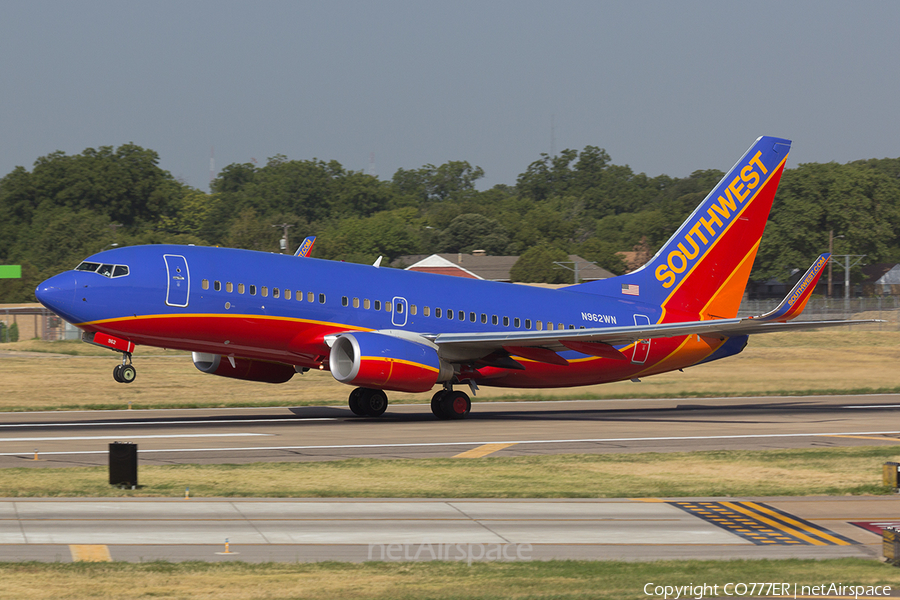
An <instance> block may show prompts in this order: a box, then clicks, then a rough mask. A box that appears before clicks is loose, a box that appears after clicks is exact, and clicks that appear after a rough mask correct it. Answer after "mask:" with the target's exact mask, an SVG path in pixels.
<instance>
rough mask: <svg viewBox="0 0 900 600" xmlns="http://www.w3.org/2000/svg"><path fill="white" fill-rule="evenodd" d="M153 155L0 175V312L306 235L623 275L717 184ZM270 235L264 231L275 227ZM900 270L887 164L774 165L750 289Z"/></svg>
mask: <svg viewBox="0 0 900 600" xmlns="http://www.w3.org/2000/svg"><path fill="white" fill-rule="evenodd" d="M158 163H159V156H158V154H157V153H156V152H154V151H153V150H149V149H145V148H141V147H139V146H136V145H134V144H125V145H122V146H119V147H118V148H114V147H112V146H104V147H100V148H97V149H94V148H88V149H86V150H84V152H82V153H80V154H76V155H67V154H65V153H63V152H54V153H52V154H49V155H47V156H44V157H41V158H39V159H38V160H37V161H36V162H35V163H34V166H33V168H32V169H31V170H30V171H29V170H27V169H25V168H24V167H17V168H15V169H13V171H12V172H10V173H8V174H7V175H5V176H4V177H3V178H2V179H0V264H21V265H22V279H20V280H0V302H28V301H33V300H34V294H33V291H34V288H35V286H36V285H37V284H38V283H39V282H40V281H42V280H43V279H46V278H47V277H50V276H52V275H54V274H56V273H58V272H60V271H63V270H66V269H70V268H72V267H74V266H75V265H76V264H77V263H78V262H79V261H81V260H82V259H83V258H85V257H86V256H88V255H90V254H93V253H95V252H98V251H100V250H103V249H106V248H110V247H113V246H114V245H119V246H123V245H134V244H153V243H182V244H198V245H221V246H231V247H237V248H247V249H253V250H263V251H272V252H278V251H279V240H280V238H281V236H282V232H283V229H282V227H281V225H282V224H288V225H291V226H292V227H291V228H290V232H291V236H292V242H293V243H292V248H291V250H293V249H295V248H296V245H297V244H299V242H300V241H301V240H302V238H303V237H304V236H306V235H317V236H318V240H317V243H316V246H315V249H314V252H313V255H314V256H316V257H318V258H326V259H333V260H345V261H348V262H360V263H371V262H373V261H374V260H375V259H376V258H377V257H378V256H383V257H384V258H385V263H387V262H390V260H393V259H395V258H397V257H399V256H403V255H409V254H431V253H435V252H452V253H456V252H470V251H472V250H476V249H481V250H485V251H486V252H487V253H488V254H492V255H521V257H522V258H521V259H520V262H519V264H518V265H516V269H515V270H514V272H513V273H514V276H515V277H516V278H517V279H518V280H522V281H547V282H551V283H553V282H558V283H564V282H569V281H571V273H570V272H569V271H567V270H565V269H560V268H553V267H552V263H553V261H564V260H567V258H566V257H567V255H568V254H579V255H580V256H582V257H584V258H586V259H588V260H592V261H596V262H597V263H598V264H599V265H600V266H602V267H604V268H606V269H608V270H609V271H612V272H613V273H616V274H620V273H623V272H625V271H626V269H627V267H626V264H625V262H624V261H623V259H622V257H621V256H620V255H619V254H617V253H618V252H623V251H624V252H628V251H639V252H642V253H643V254H644V255H645V256H650V255H652V254H653V253H654V252H655V251H656V250H657V249H658V248H659V247H660V246H661V245H662V244H663V243H664V242H665V241H666V240H667V239H668V237H669V236H670V235H671V234H672V233H673V232H674V231H675V229H677V227H678V226H679V225H680V224H681V223H682V222H683V221H684V219H685V218H686V217H687V215H688V214H690V212H691V211H692V210H693V209H694V208H695V207H696V206H697V205H698V204H699V203H700V201H701V200H702V199H703V198H704V197H705V196H706V194H707V193H708V192H709V190H711V189H712V188H713V186H714V185H715V184H716V183H717V182H718V180H719V179H720V178H721V177H722V176H723V173H722V172H720V171H718V170H714V169H710V170H698V171H695V172H693V173H691V175H690V176H688V177H684V178H674V177H669V176H667V175H659V176H656V177H649V176H647V175H646V174H644V173H634V172H633V171H632V170H631V168H629V167H628V166H627V165H625V166H622V165H615V164H613V163H612V160H611V158H610V156H609V154H608V153H607V152H606V151H605V150H604V149H602V148H598V147H595V146H587V147H585V148H584V149H583V150H581V151H577V150H570V149H567V150H563V151H562V152H560V153H559V154H558V155H555V156H550V155H547V154H541V155H540V157H539V158H538V159H537V160H535V161H534V162H532V163H531V164H530V165H528V166H527V168H526V169H525V171H524V172H523V173H521V174H520V175H519V176H518V177H517V179H516V182H515V184H514V185H496V186H494V187H492V188H490V189H487V190H483V191H480V190H478V189H477V187H476V183H477V181H478V180H479V179H480V178H482V177H483V176H484V171H483V170H482V169H481V168H480V167H477V166H472V165H471V164H469V163H468V162H466V161H450V162H447V163H445V164H442V165H439V166H435V165H431V164H428V165H424V166H422V167H421V168H418V169H409V170H407V169H398V170H397V172H396V173H394V175H393V177H392V178H391V179H390V180H381V179H379V178H378V177H375V176H372V175H368V174H365V173H363V172H360V171H351V170H347V169H345V168H344V167H343V166H342V165H341V164H340V163H338V162H337V161H327V162H326V161H322V160H319V159H312V160H290V159H288V158H287V157H286V156H283V155H277V156H274V157H272V158H270V159H269V160H268V161H267V163H266V164H265V165H264V166H257V165H254V164H249V163H244V164H238V163H235V164H231V165H228V166H227V167H225V168H224V169H222V171H221V172H220V173H219V174H218V176H217V177H216V179H215V180H214V181H213V182H212V184H211V191H210V193H205V192H202V191H200V190H197V189H195V188H192V187H190V186H188V185H185V184H184V183H181V182H179V181H177V180H176V179H175V178H174V177H173V176H172V175H171V173H169V172H168V171H165V170H163V169H161V168H160V167H159V165H158ZM276 225H277V226H276ZM829 231H833V232H834V235H835V243H834V244H835V253H837V254H865V255H866V260H865V262H866V263H878V262H900V158H895V159H889V158H886V159H872V160H861V161H855V162H851V163H848V164H838V163H825V164H821V163H809V164H801V165H800V166H798V167H797V168H795V169H787V170H786V171H785V173H784V176H783V177H782V182H781V186H780V188H779V190H778V195H777V196H776V199H775V204H774V207H773V209H772V213H771V215H770V222H769V225H768V227H767V229H766V234H765V235H764V237H763V241H762V244H761V246H760V250H759V255H758V257H757V260H756V263H755V265H754V268H753V272H752V275H751V278H753V279H755V280H767V279H770V278H779V279H782V280H784V279H786V278H787V277H788V276H789V275H790V273H791V272H792V271H793V270H794V269H805V268H806V267H807V266H808V265H809V264H811V263H812V261H813V260H814V259H815V257H816V256H817V255H818V254H819V253H821V252H823V251H826V250H827V249H828V237H829Z"/></svg>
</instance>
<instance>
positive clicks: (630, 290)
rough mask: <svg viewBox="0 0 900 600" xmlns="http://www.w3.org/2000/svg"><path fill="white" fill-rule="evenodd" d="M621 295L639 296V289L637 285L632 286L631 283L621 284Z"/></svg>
mask: <svg viewBox="0 0 900 600" xmlns="http://www.w3.org/2000/svg"><path fill="white" fill-rule="evenodd" d="M622 293H623V294H628V295H629V296H640V295H641V288H640V286H638V285H634V284H633V283H623V284H622Z"/></svg>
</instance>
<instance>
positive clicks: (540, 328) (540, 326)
mask: <svg viewBox="0 0 900 600" xmlns="http://www.w3.org/2000/svg"><path fill="white" fill-rule="evenodd" d="M536 325H537V330H538V331H540V330H542V329H543V328H544V322H543V321H537V323H536Z"/></svg>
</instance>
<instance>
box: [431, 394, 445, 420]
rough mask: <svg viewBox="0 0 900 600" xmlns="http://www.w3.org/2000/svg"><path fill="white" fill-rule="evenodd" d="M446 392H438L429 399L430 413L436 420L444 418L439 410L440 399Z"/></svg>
mask: <svg viewBox="0 0 900 600" xmlns="http://www.w3.org/2000/svg"><path fill="white" fill-rule="evenodd" d="M445 393H446V392H445V391H444V390H439V391H438V392H437V393H435V395H434V396H432V397H431V412H432V413H434V416H436V417H437V418H438V419H443V418H444V413H443V411H442V410H441V398H443V397H444V394H445Z"/></svg>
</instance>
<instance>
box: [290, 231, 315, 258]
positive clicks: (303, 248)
mask: <svg viewBox="0 0 900 600" xmlns="http://www.w3.org/2000/svg"><path fill="white" fill-rule="evenodd" d="M315 243H316V236H314V235H311V236H309V237H308V238H306V239H305V240H303V243H302V244H300V247H299V248H297V251H296V252H294V256H301V257H309V255H310V254H311V253H312V247H313V244H315Z"/></svg>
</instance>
